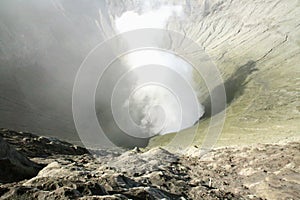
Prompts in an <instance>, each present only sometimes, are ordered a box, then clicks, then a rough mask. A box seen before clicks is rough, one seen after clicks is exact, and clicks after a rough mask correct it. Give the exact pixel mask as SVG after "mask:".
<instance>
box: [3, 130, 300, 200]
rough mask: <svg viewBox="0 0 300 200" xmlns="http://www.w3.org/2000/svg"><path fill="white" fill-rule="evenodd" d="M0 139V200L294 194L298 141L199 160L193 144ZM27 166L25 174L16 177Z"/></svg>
mask: <svg viewBox="0 0 300 200" xmlns="http://www.w3.org/2000/svg"><path fill="white" fill-rule="evenodd" d="M1 137H2V138H3V139H1V140H0V141H1V142H0V145H1V146H0V149H1V151H0V161H1V165H0V172H1V173H0V174H1V177H0V181H1V183H0V196H1V197H0V198H1V199H272V200H273V199H299V197H300V192H299V191H300V190H299V188H300V154H299V152H300V143H299V142H290V143H285V144H258V145H253V146H244V147H227V148H220V149H215V150H212V151H211V152H209V153H207V154H205V155H204V156H201V157H200V156H199V155H200V154H199V152H200V151H199V149H198V148H197V147H191V148H190V149H189V150H188V151H185V153H182V154H174V153H171V152H169V151H167V150H165V149H163V148H154V149H151V150H147V151H146V150H143V149H142V150H139V149H135V150H130V151H124V152H121V151H115V150H99V151H97V155H94V156H93V155H91V153H89V151H87V150H86V149H84V148H81V147H77V146H74V145H72V144H69V143H67V142H62V141H59V140H56V139H55V140H54V139H51V138H47V137H38V136H35V135H33V134H29V133H18V132H14V131H10V130H5V129H2V130H1V131H0V138H1ZM4 149H6V150H4ZM15 149H17V150H15ZM11 152H13V153H11ZM95 152H96V151H95ZM27 157H28V158H27ZM11 160H13V161H11ZM3 163H9V164H10V165H12V166H13V169H15V171H11V172H10V173H9V174H10V176H11V177H10V179H6V180H4V179H3V177H5V173H2V172H3V170H7V167H5V166H7V165H4V164H3ZM24 166H25V167H24ZM27 168H28V169H31V170H29V171H28V170H27V172H31V173H28V174H27V176H20V174H19V172H26V170H24V169H27ZM9 169H12V168H9ZM14 176H15V177H14Z"/></svg>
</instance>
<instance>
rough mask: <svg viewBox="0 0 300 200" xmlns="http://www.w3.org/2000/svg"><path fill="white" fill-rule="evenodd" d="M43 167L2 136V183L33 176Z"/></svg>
mask: <svg viewBox="0 0 300 200" xmlns="http://www.w3.org/2000/svg"><path fill="white" fill-rule="evenodd" d="M41 168H42V167H41V166H40V165H38V164H36V163H34V162H32V161H30V160H29V159H28V158H27V157H25V156H24V155H22V154H21V153H19V152H18V151H16V150H15V149H14V148H12V147H11V146H10V145H9V144H8V143H7V142H6V141H5V140H4V139H3V138H2V137H0V183H8V182H15V181H20V180H23V179H26V178H32V177H34V176H36V175H37V173H38V172H39V171H40V169H41Z"/></svg>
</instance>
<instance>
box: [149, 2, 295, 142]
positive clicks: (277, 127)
mask: <svg viewBox="0 0 300 200" xmlns="http://www.w3.org/2000/svg"><path fill="white" fill-rule="evenodd" d="M189 3H190V5H191V6H190V8H191V11H190V15H189V17H190V20H187V24H186V23H184V24H181V27H180V29H179V28H177V29H176V30H178V31H182V30H184V33H185V34H186V35H187V36H188V37H191V38H193V39H194V40H195V41H197V42H198V43H199V44H201V45H203V47H204V48H205V50H206V52H207V53H208V54H209V55H210V57H211V59H212V60H213V62H214V63H215V64H216V65H217V66H218V68H219V69H220V70H221V72H222V74H223V79H224V84H225V89H226V95H227V103H228V109H227V115H226V122H225V125H224V129H223V132H222V136H221V138H220V141H219V145H229V144H239V143H255V142H258V141H259V142H272V141H277V140H281V139H284V138H286V137H292V136H296V137H298V136H299V125H298V122H299V99H298V95H299V80H298V77H299V61H300V46H299V45H300V43H299V42H300V40H299V38H300V37H299V36H300V26H299V20H298V18H299V15H300V7H299V6H300V4H299V1H293V0H289V1H263V0H257V1H238V0H231V1H229V0H228V1H206V10H205V14H203V15H201V14H200V15H199V13H198V12H197V10H201V5H199V3H198V2H197V1H190V2H189ZM189 22H190V23H189ZM176 25H177V24H176V23H170V24H169V28H170V29H172V28H174V26H175V28H176ZM177 26H178V25H177ZM202 123H203V125H201V123H200V129H201V130H200V131H199V133H200V134H199V135H198V136H197V137H198V138H197V139H196V140H198V141H196V143H197V144H199V143H201V142H202V139H203V137H204V136H203V133H202V130H203V129H205V125H204V124H205V123H207V122H202ZM187 132H189V131H188V130H187V131H185V134H188V133H187ZM201 133H202V135H201ZM190 134H191V133H190ZM170 138H171V136H162V137H160V138H155V139H154V140H153V143H152V144H154V145H155V144H159V143H160V142H161V141H162V142H164V141H165V142H166V143H167V141H168V140H169V139H170ZM200 138H202V139H200Z"/></svg>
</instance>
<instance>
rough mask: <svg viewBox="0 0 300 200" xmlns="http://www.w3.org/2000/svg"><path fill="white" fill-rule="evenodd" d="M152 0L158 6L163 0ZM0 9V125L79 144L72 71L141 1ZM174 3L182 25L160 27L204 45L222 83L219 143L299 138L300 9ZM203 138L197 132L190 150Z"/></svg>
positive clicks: (216, 0)
mask: <svg viewBox="0 0 300 200" xmlns="http://www.w3.org/2000/svg"><path fill="white" fill-rule="evenodd" d="M165 2H166V3H168V5H170V1H165ZM152 3H153V5H152V7H153V9H155V8H159V7H160V5H161V4H163V3H164V2H163V1H159V2H158V1H157V2H156V1H153V2H152ZM176 3H177V2H176V1H174V4H176ZM2 4H3V6H1V12H0V14H1V19H2V20H1V25H0V36H1V44H0V45H1V54H0V55H1V56H0V58H1V68H0V70H1V73H0V74H1V76H2V78H1V79H0V83H1V84H0V87H1V94H0V96H1V100H0V106H1V109H0V116H1V121H0V126H2V127H10V128H14V129H22V130H24V129H25V130H30V131H36V132H40V133H45V134H47V135H52V136H57V137H60V138H64V139H68V140H69V141H74V140H76V141H78V140H79V139H78V138H76V137H75V138H74V135H75V128H74V124H73V120H72V111H71V101H72V99H71V97H72V86H73V82H74V78H75V74H76V72H77V70H78V68H79V66H80V64H81V62H82V60H83V59H84V57H85V56H86V54H87V53H88V52H89V51H90V50H91V49H92V48H93V47H94V46H95V45H96V44H98V43H99V42H101V41H103V40H104V39H105V38H107V37H108V36H111V35H112V34H115V30H114V28H115V27H114V22H113V21H114V19H116V18H117V17H120V16H121V15H122V13H124V12H125V11H128V10H129V11H135V12H141V9H140V8H141V4H143V1H122V2H120V1H118V0H115V1H107V2H104V1H103V2H101V3H99V2H97V1H92V2H91V4H80V3H78V2H72V4H71V3H67V2H64V1H51V2H49V3H44V2H39V1H30V2H29V3H28V5H33V6H28V5H25V3H21V2H18V3H16V2H12V1H4V2H2ZM45 4H47V5H45ZM48 4H49V5H48ZM179 4H180V5H182V8H183V13H184V18H183V19H179V18H176V17H171V18H170V19H168V22H167V24H166V28H167V29H169V30H174V31H178V32H180V33H182V34H184V35H186V36H187V37H189V38H191V39H193V40H194V41H196V42H197V43H198V44H200V45H201V46H203V48H204V49H205V51H206V53H207V54H208V55H209V56H210V57H211V59H212V61H213V62H214V63H215V65H216V66H217V67H218V68H219V69H220V71H221V73H222V76H223V79H224V82H225V89H226V95H227V102H228V108H227V110H226V112H227V115H226V122H225V126H224V129H223V132H222V134H223V135H222V137H221V138H220V145H223V144H224V145H228V144H236V143H249V142H250V143H252V142H257V141H260V142H263V141H273V140H275V141H276V140H279V139H282V138H285V137H292V136H297V131H298V130H299V125H298V123H297V122H298V121H299V105H298V102H297V98H298V97H297V95H298V92H299V91H298V88H299V81H298V80H297V78H298V76H299V61H300V55H299V53H300V48H299V45H300V41H299V38H300V32H299V29H300V26H299V22H298V21H299V20H298V19H299V17H300V16H299V15H300V8H299V6H300V5H299V2H298V1H297V0H286V1H280V0H277V1H264V0H256V1H247V0H242V1H241V0H226V1H223V0H213V1H209V0H208V1H188V0H186V1H182V2H180V3H179V2H178V4H176V5H179ZM33 13H34V14H33ZM11 16H13V17H11ZM202 103H204V104H205V102H202ZM206 106H207V107H206V110H209V109H208V108H209V105H206ZM207 113H208V111H207ZM207 117H209V116H208V115H207ZM205 123H207V122H205V120H204V122H203V123H202V124H203V127H204V128H205ZM200 126H201V125H200ZM200 129H201V128H200ZM186 132H188V131H186ZM187 134H189V133H187ZM202 136H203V134H202V131H199V134H198V135H197V137H196V143H197V144H198V143H199V142H201V141H202V139H201V138H202ZM169 137H170V135H168V136H162V137H159V138H156V139H154V140H152V142H151V145H157V144H159V145H160V144H165V143H167V142H168V141H169V139H170V138H169ZM233 141H234V142H233Z"/></svg>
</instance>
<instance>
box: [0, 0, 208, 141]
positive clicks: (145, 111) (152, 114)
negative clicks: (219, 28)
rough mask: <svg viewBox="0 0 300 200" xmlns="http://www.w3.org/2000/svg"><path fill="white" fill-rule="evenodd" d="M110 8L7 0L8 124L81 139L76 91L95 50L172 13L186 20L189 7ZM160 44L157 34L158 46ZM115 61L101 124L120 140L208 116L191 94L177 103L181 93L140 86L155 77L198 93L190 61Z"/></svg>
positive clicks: (149, 57)
mask: <svg viewBox="0 0 300 200" xmlns="http://www.w3.org/2000/svg"><path fill="white" fill-rule="evenodd" d="M111 7H112V3H109V4H107V3H106V2H105V1H101V2H99V1H93V0H91V1H89V3H86V2H80V1H76V2H73V1H72V2H71V1H60V0H52V1H38V0H30V1H26V2H23V1H8V0H5V1H2V2H1V8H0V16H1V20H0V36H1V43H0V47H1V49H0V61H1V68H0V70H1V73H0V74H1V76H2V78H1V81H0V83H1V84H0V87H1V104H0V106H1V111H0V115H1V121H0V126H1V127H7V128H12V129H16V130H22V131H31V132H36V133H37V134H40V135H47V136H53V137H59V138H61V139H66V140H68V141H71V142H73V143H78V144H80V143H81V142H80V137H78V134H77V130H76V128H75V125H74V122H73V116H72V89H73V84H74V81H75V77H76V74H77V71H78V69H79V67H80V65H81V64H82V62H83V60H84V59H85V58H86V56H87V54H88V53H89V52H90V51H91V49H93V48H94V47H95V46H96V45H98V44H99V43H101V42H103V41H104V40H107V39H108V38H110V37H113V36H114V35H118V34H121V33H124V32H127V31H132V30H135V29H141V28H159V29H164V28H166V26H167V23H168V20H170V19H171V18H178V19H182V20H183V19H184V17H185V14H184V8H183V7H182V5H170V4H167V3H165V4H161V5H159V6H158V3H157V2H155V1H153V2H152V3H143V4H141V6H140V7H138V8H135V9H132V10H127V11H126V10H125V11H123V12H120V13H119V14H115V15H114V14H113V12H115V11H113V10H111ZM109 8H110V9H109ZM112 16H113V17H112ZM161 42H163V41H162V39H161V38H158V39H157V43H161ZM127 45H129V46H130V44H127ZM111 51H112V52H113V51H114V50H113V49H111ZM114 64H115V65H116V67H112V68H111V71H110V72H108V77H107V78H104V79H102V80H101V81H103V82H101V83H102V84H103V83H104V84H105V86H106V87H105V90H101V85H100V84H101V83H99V86H98V90H97V94H96V105H95V108H96V111H97V116H98V120H99V123H100V125H101V127H102V128H103V129H104V130H105V132H106V133H107V134H106V136H107V137H108V138H109V139H110V140H111V141H112V142H113V143H114V144H116V145H118V146H129V147H133V146H145V145H146V144H147V141H148V139H149V138H150V137H152V136H154V135H156V134H166V133H169V132H176V131H179V130H181V129H183V128H187V127H189V126H191V125H193V124H194V122H195V121H197V119H199V117H201V116H202V115H203V112H204V111H203V108H202V105H200V104H199V105H198V104H197V106H199V107H200V110H199V109H195V107H194V106H190V107H189V106H188V98H189V97H186V99H185V100H184V101H182V102H180V103H178V99H176V95H174V94H173V93H172V92H171V91H169V90H168V89H167V88H164V89H162V87H161V86H159V85H157V84H155V83H154V84H150V85H146V86H144V87H142V88H144V89H142V90H134V88H139V87H141V85H142V84H144V82H145V81H146V80H148V81H153V80H151V78H150V79H149V77H152V78H153V77H156V81H158V82H161V83H163V84H164V85H171V86H172V88H177V91H178V92H180V91H181V90H191V85H193V83H192V73H193V72H192V70H191V66H189V64H188V63H186V62H183V61H182V60H180V59H179V58H176V56H174V55H171V54H167V53H163V52H160V51H154V50H152V51H151V50H145V51H138V52H135V53H131V54H128V55H126V56H124V57H123V58H120V59H119V60H118V61H117V62H116V63H114ZM147 66H148V67H147ZM121 68H122V70H120V69H121ZM145 70H148V71H149V72H148V75H149V76H147V77H144V76H143V73H144V72H142V71H145ZM127 71H131V72H132V73H129V74H127V75H126V77H124V79H123V82H122V84H121V85H122V86H121V87H120V88H117V89H118V92H117V96H115V99H119V100H116V101H112V104H115V105H114V106H115V108H118V109H117V110H118V112H115V111H116V109H115V108H111V107H110V106H111V99H112V98H111V97H112V96H111V95H112V91H113V89H114V86H115V84H116V83H117V82H118V79H119V78H120V77H121V76H122V75H124V73H127ZM158 73H159V76H157V74H158ZM3 77H5V78H3ZM112 77H115V78H112ZM178 80H182V81H181V82H180V81H178ZM115 94H116V93H115ZM191 95H193V94H191ZM103 97H104V100H103ZM108 102H109V104H108ZM195 105H196V104H195ZM128 117H129V118H128ZM85 120H86V123H88V121H89V120H90V119H89V118H87V119H85ZM83 123H85V122H83ZM87 131H88V128H87ZM93 142H95V143H99V144H101V145H104V144H102V142H101V141H93Z"/></svg>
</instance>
